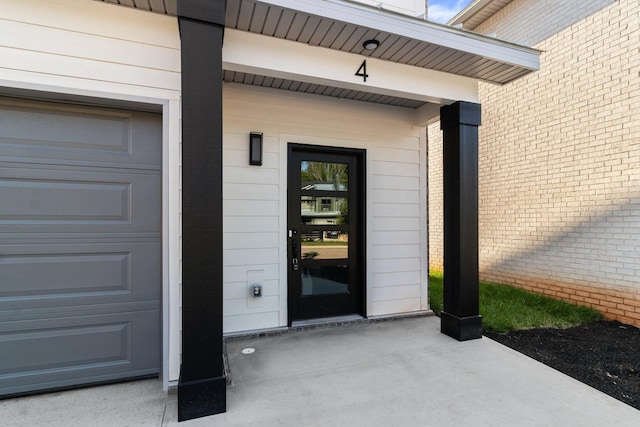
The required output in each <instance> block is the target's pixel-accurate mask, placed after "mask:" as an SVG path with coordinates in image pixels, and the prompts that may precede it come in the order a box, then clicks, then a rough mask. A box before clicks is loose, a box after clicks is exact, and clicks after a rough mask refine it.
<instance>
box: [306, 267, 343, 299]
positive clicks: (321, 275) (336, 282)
mask: <svg viewBox="0 0 640 427" xmlns="http://www.w3.org/2000/svg"><path fill="white" fill-rule="evenodd" d="M348 292H349V268H348V266H346V265H327V266H323V267H304V268H302V295H304V296H309V295H327V294H346V293H348Z"/></svg>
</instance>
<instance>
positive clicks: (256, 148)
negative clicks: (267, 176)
mask: <svg viewBox="0 0 640 427" xmlns="http://www.w3.org/2000/svg"><path fill="white" fill-rule="evenodd" d="M249 164H250V165H253V166H262V132H251V133H250V134H249Z"/></svg>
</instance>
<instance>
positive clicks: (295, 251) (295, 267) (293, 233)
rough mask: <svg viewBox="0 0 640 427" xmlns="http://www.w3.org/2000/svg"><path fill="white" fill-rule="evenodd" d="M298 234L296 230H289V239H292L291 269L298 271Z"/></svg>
mask: <svg viewBox="0 0 640 427" xmlns="http://www.w3.org/2000/svg"><path fill="white" fill-rule="evenodd" d="M297 234H298V233H296V230H289V237H291V269H292V270H293V271H298V239H297V237H296V235H297Z"/></svg>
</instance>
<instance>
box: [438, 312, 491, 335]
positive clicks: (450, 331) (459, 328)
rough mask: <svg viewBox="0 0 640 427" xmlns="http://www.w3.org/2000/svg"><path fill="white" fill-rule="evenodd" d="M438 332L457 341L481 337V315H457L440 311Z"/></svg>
mask: <svg viewBox="0 0 640 427" xmlns="http://www.w3.org/2000/svg"><path fill="white" fill-rule="evenodd" d="M440 332H442V333H443V334H445V335H448V336H450V337H451V338H455V339H457V340H458V341H468V340H475V339H478V338H482V316H479V315H477V316H468V317H458V316H454V315H453V314H449V313H445V312H444V311H443V312H441V313H440Z"/></svg>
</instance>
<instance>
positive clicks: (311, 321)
mask: <svg viewBox="0 0 640 427" xmlns="http://www.w3.org/2000/svg"><path fill="white" fill-rule="evenodd" d="M362 319H364V317H362V316H360V315H358V314H349V315H347V316H335V317H320V318H318V319H307V320H296V321H294V322H291V327H292V328H297V327H301V326H310V325H324V324H326V323H336V322H352V321H354V320H362Z"/></svg>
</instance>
